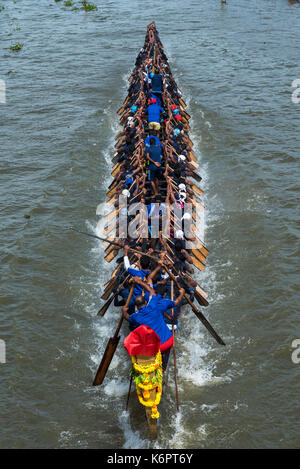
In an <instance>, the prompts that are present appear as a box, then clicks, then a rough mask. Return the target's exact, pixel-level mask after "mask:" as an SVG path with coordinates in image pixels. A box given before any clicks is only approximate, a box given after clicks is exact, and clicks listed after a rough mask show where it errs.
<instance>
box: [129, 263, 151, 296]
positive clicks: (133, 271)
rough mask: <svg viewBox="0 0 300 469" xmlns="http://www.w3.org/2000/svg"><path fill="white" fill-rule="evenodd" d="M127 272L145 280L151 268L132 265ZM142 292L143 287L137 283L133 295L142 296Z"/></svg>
mask: <svg viewBox="0 0 300 469" xmlns="http://www.w3.org/2000/svg"><path fill="white" fill-rule="evenodd" d="M127 272H128V273H129V274H130V275H132V277H140V278H141V279H142V280H143V281H145V280H146V277H147V276H148V275H149V274H150V270H139V269H132V268H131V267H129V269H127ZM142 292H143V287H141V285H137V284H136V285H135V288H134V290H133V295H132V297H133V298H135V297H136V296H140V295H141V294H142Z"/></svg>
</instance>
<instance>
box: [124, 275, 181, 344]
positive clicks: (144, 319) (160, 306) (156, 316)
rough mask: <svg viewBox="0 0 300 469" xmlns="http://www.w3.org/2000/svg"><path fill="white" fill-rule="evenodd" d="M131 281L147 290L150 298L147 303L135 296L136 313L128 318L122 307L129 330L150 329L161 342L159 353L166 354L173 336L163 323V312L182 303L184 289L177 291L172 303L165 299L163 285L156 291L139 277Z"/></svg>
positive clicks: (142, 297)
mask: <svg viewBox="0 0 300 469" xmlns="http://www.w3.org/2000/svg"><path fill="white" fill-rule="evenodd" d="M133 280H134V282H136V283H137V284H138V285H139V286H140V287H141V288H143V289H145V290H147V291H148V292H149V295H150V297H149V301H148V303H147V301H146V299H145V297H144V296H137V297H136V298H135V306H136V308H137V310H138V311H137V313H134V314H131V315H130V316H129V314H128V313H127V309H128V308H126V307H123V308H122V310H123V315H124V318H125V319H127V321H129V326H130V328H131V329H135V328H137V327H139V326H141V325H145V326H148V327H151V329H153V330H154V332H156V334H157V335H158V337H159V338H160V340H161V346H160V350H161V352H166V351H167V350H168V349H169V348H170V347H172V346H173V335H172V332H171V331H170V329H169V328H168V326H167V325H166V323H165V321H164V312H165V311H167V310H168V309H170V308H175V307H176V306H177V305H178V304H179V303H180V302H181V301H182V298H183V295H184V288H181V289H180V290H179V296H178V297H177V298H176V300H175V301H173V300H168V299H166V298H165V294H166V287H165V285H163V284H159V285H157V287H156V290H154V289H153V288H152V287H151V286H149V285H148V284H146V283H145V282H143V281H142V280H141V278H140V277H134V278H133Z"/></svg>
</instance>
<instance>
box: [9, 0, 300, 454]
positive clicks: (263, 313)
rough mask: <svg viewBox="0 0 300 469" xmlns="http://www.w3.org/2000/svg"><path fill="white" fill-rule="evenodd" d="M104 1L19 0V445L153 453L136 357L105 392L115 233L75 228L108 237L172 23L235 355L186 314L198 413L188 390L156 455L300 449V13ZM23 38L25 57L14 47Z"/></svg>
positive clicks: (234, 4)
mask: <svg viewBox="0 0 300 469" xmlns="http://www.w3.org/2000/svg"><path fill="white" fill-rule="evenodd" d="M77 3H78V2H76V1H75V4H77ZM94 3H97V4H98V5H99V7H100V8H99V10H98V11H96V12H90V13H88V14H86V13H84V12H82V11H69V10H68V9H67V10H65V11H64V10H62V9H61V7H62V3H55V2H54V0H47V1H44V0H41V1H39V2H38V3H36V2H35V3H34V2H30V1H29V0H23V1H20V2H17V3H14V2H12V1H9V0H7V1H5V2H4V1H1V5H2V4H3V5H4V6H5V9H4V10H3V11H1V12H0V28H1V33H0V34H1V36H0V47H1V50H0V79H1V80H5V82H6V104H0V126H1V128H0V132H1V133H0V151H1V159H0V165H1V186H0V190H1V215H2V216H1V222H2V223H1V300H0V301H1V321H0V339H1V340H4V341H5V343H6V355H7V363H6V364H1V363H0V373H1V374H0V382H1V399H0V421H1V425H0V446H1V447H2V448H3V447H8V448H12V447H18V448H29V447H34V448H41V447H49V448H52V447H60V448H61V447H66V448H71V447H72V448H78V447H84V448H121V447H126V448H138V447H150V443H149V442H148V441H147V440H146V429H145V426H144V421H143V419H142V418H141V416H140V413H139V412H138V409H139V405H138V403H137V402H136V400H135V399H134V398H133V399H132V400H131V414H132V415H133V417H132V418H131V419H130V418H129V416H128V415H127V414H126V413H125V412H124V407H125V399H126V393H127V387H128V360H127V357H126V354H125V352H124V351H123V350H122V347H121V346H120V347H119V350H118V354H117V356H116V357H115V358H114V361H113V363H112V368H111V371H110V373H109V375H108V377H107V379H106V382H105V385H104V387H103V389H94V388H92V387H91V386H90V384H91V381H92V378H93V375H94V372H95V369H96V368H97V365H98V363H99V359H100V357H101V353H102V352H103V349H104V346H105V344H106V341H107V338H108V336H109V335H110V333H111V332H112V331H113V330H114V328H115V324H116V323H117V318H118V314H119V313H118V312H117V311H109V312H108V313H107V315H106V316H105V317H104V318H103V319H99V318H97V317H96V316H95V313H96V311H97V308H98V306H99V305H100V304H101V301H100V296H101V291H102V286H103V284H104V282H105V281H107V279H108V278H109V275H110V272H111V266H109V265H104V262H103V251H102V248H100V247H99V246H98V244H97V243H96V241H93V240H91V239H89V238H84V237H80V236H79V235H77V234H75V233H71V232H68V231H65V230H64V228H65V227H66V226H69V225H73V226H77V227H78V228H79V229H84V230H87V229H89V230H91V231H92V230H93V229H95V227H96V225H97V221H98V217H97V216H96V207H97V205H98V203H100V202H102V201H103V199H104V196H105V192H106V188H107V186H108V183H109V181H110V168H111V166H110V156H111V154H112V145H113V142H114V140H113V139H114V136H115V133H116V131H117V130H118V121H117V118H116V114H115V112H116V110H117V109H118V107H119V106H120V103H121V102H122V101H123V99H124V97H125V93H126V90H125V86H126V81H125V79H126V76H127V75H128V73H129V71H131V69H132V67H133V64H134V61H135V58H136V55H137V53H138V50H139V49H140V47H141V46H142V43H143V40H144V35H145V28H146V25H147V24H148V23H149V22H150V21H151V20H152V19H155V20H156V23H157V27H158V30H159V32H160V37H161V40H162V41H163V44H164V46H165V50H166V53H167V55H168V56H169V58H170V61H171V64H172V69H173V73H174V75H175V78H176V80H177V81H178V84H179V85H180V87H181V88H182V89H183V93H184V97H185V98H187V101H188V103H189V112H190V114H191V115H192V116H193V132H192V138H193V141H194V142H195V145H196V146H197V150H198V153H197V154H198V158H199V162H200V164H201V171H200V173H201V175H202V177H203V184H202V186H203V187H204V189H205V204H206V208H207V211H206V220H205V240H206V243H207V245H208V246H209V248H210V249H211V255H210V257H209V258H208V266H207V270H206V271H205V273H204V274H203V275H202V278H201V284H202V285H203V287H204V288H205V290H206V291H207V292H208V293H209V299H210V306H209V307H208V308H207V309H206V314H207V315H208V316H209V318H210V321H211V322H212V324H213V325H214V326H215V327H216V329H217V330H218V332H220V334H221V335H222V337H223V338H224V339H225V341H226V343H227V346H226V348H221V347H219V346H217V345H216V344H215V343H214V342H213V340H212V339H211V338H210V337H209V336H208V334H207V333H206V331H205V330H204V329H203V327H202V326H201V324H200V323H199V322H198V321H197V319H196V318H195V317H194V316H193V315H192V313H191V312H190V311H189V310H186V312H185V317H184V318H183V320H182V321H181V326H180V334H179V337H178V345H177V355H178V369H179V385H180V401H181V413H180V414H179V415H176V414H175V405H174V399H175V397H174V386H173V384H172V379H171V378H170V380H169V381H170V386H169V388H168V392H167V393H166V394H165V396H164V399H163V402H162V404H161V406H160V411H161V415H162V417H161V422H160V425H161V428H162V429H163V430H162V431H161V432H160V435H159V439H158V441H157V442H156V443H155V445H156V447H161V448H216V447H218V448H232V447H234V448H245V447H250V448H254V447H263V448H266V447H268V448H269V447H289V448H295V447H298V446H299V443H300V437H299V431H300V424H299V418H300V409H299V377H300V364H299V365H296V364H294V363H292V361H291V352H292V347H291V344H292V341H293V340H294V339H296V338H300V328H299V319H298V315H297V309H298V305H299V294H298V290H299V288H298V285H299V269H298V267H299V231H298V230H299V160H298V154H299V143H300V138H299V124H300V118H299V113H300V103H299V104H294V103H293V102H292V100H291V93H292V91H293V88H292V87H291V84H292V81H293V80H294V79H296V78H299V79H300V69H299V43H300V33H299V19H300V8H299V5H296V4H295V5H290V4H289V2H288V1H285V0H270V1H266V0H261V1H252V2H244V1H241V0H228V4H227V6H226V7H223V8H222V7H221V6H220V2H219V1H217V0H216V1H212V2H204V1H203V2H198V1H193V0H187V1H186V2H184V4H182V3H181V4H179V3H177V2H173V1H170V0H166V1H165V2H161V1H157V0H152V1H151V2H150V1H148V0H143V2H141V1H138V0H136V1H134V0H133V1H132V0H130V1H127V2H123V1H120V0H114V1H108V2H99V1H96V0H95V2H94ZM18 26H19V27H20V28H18ZM9 34H12V36H9ZM16 43H23V48H22V50H21V51H20V52H13V51H10V50H8V49H7V48H9V47H10V46H11V45H15V44H16ZM25 213H29V214H30V215H31V218H30V219H25V218H24V214H25ZM171 375H172V370H171Z"/></svg>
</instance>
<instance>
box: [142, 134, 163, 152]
mask: <svg viewBox="0 0 300 469" xmlns="http://www.w3.org/2000/svg"><path fill="white" fill-rule="evenodd" d="M151 138H154V140H155V143H156V145H161V143H160V140H159V138H158V137H156V136H155V135H149V136H148V137H147V138H146V139H145V147H146V149H147V148H149V147H150V140H151Z"/></svg>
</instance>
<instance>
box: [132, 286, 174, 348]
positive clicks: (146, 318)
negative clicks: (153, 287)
mask: <svg viewBox="0 0 300 469" xmlns="http://www.w3.org/2000/svg"><path fill="white" fill-rule="evenodd" d="M174 307H175V301H172V300H167V299H165V298H163V297H162V296H161V295H153V296H152V297H150V301H149V303H148V304H147V305H146V306H143V307H142V308H141V309H140V310H139V311H138V312H137V313H134V314H132V315H131V316H129V324H130V326H132V327H133V328H136V327H139V326H141V325H145V326H149V327H151V329H153V330H154V332H156V334H157V335H158V337H159V338H160V340H161V343H162V344H163V343H164V342H166V341H167V340H169V339H170V337H171V336H172V332H171V331H170V329H169V328H168V326H167V325H166V323H165V321H164V315H163V313H164V312H165V311H166V310H167V309H169V308H174Z"/></svg>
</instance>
